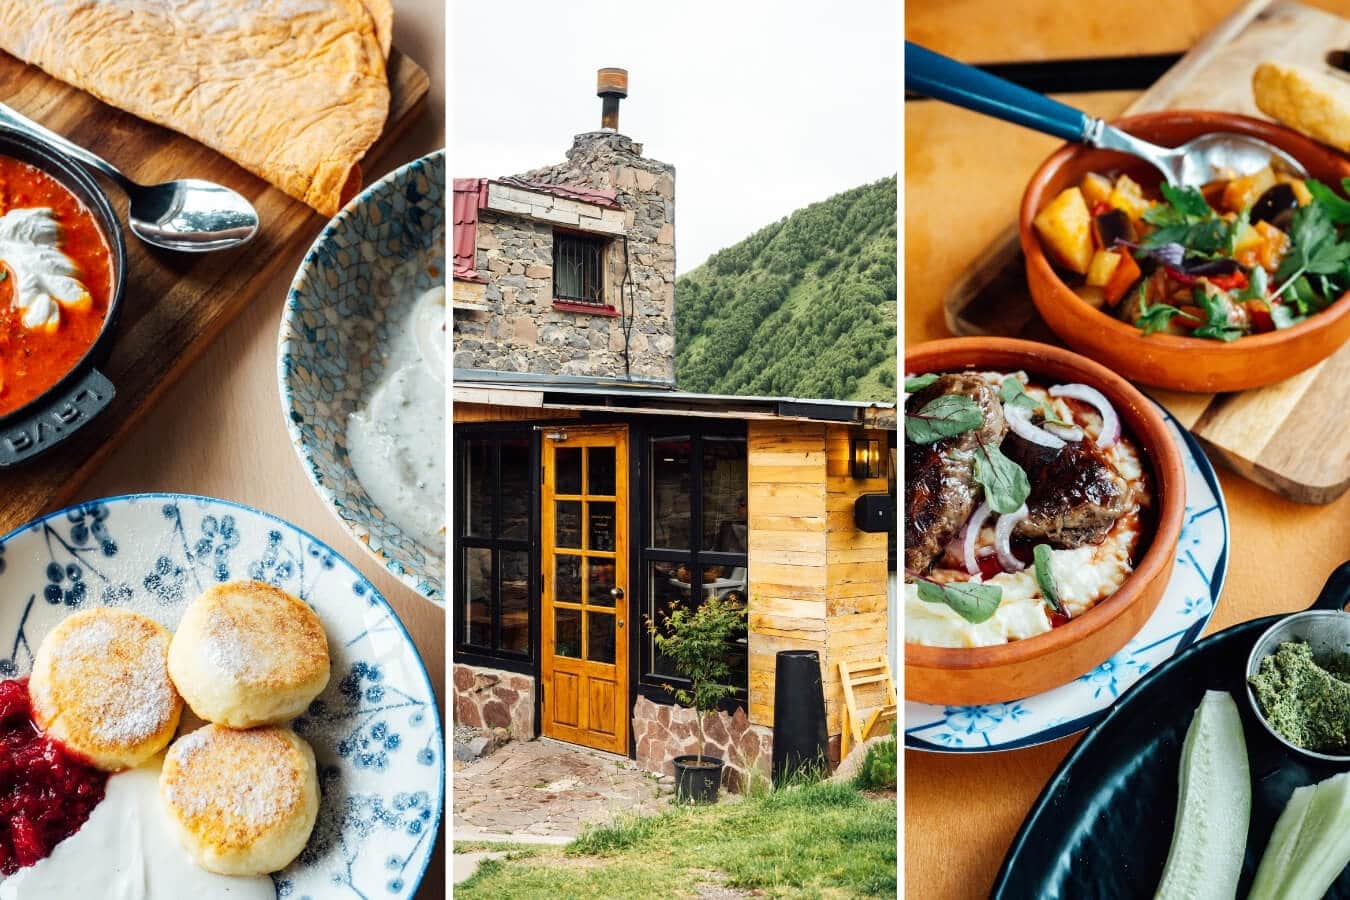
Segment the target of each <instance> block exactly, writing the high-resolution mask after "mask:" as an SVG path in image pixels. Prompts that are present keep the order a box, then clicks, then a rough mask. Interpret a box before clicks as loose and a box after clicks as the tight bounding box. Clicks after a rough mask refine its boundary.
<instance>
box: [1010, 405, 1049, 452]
mask: <svg viewBox="0 0 1350 900" xmlns="http://www.w3.org/2000/svg"><path fill="white" fill-rule="evenodd" d="M1003 418H1005V419H1007V420H1008V427H1009V428H1011V429H1012V430H1013V433H1014V434H1016V435H1017V436H1018V437H1020V438H1022V439H1023V440H1028V441H1031V443H1033V444H1040V445H1041V446H1042V447H1049V448H1050V449H1051V450H1058V449H1059V448H1060V447H1063V446H1064V439H1063V438H1057V437H1055V436H1054V435H1053V434H1051V433H1050V432H1048V431H1046V430H1045V429H1044V428H1041V427H1040V426H1039V425H1033V424H1032V423H1031V410H1029V409H1027V408H1026V407H1024V406H1016V405H1014V404H1012V403H1005V404H1003Z"/></svg>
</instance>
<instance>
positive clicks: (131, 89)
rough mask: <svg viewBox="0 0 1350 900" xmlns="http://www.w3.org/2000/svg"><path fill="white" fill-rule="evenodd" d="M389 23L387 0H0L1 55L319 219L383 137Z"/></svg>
mask: <svg viewBox="0 0 1350 900" xmlns="http://www.w3.org/2000/svg"><path fill="white" fill-rule="evenodd" d="M392 25H393V16H392V7H391V6H390V5H389V4H388V2H387V0H369V2H368V3H364V4H363V3H362V0H305V2H293V0H287V2H256V0H255V2H250V3H238V2H232V3H213V2H205V0H101V2H87V0H42V2H34V0H0V48H3V49H4V50H6V51H8V52H9V53H11V54H13V55H14V56H17V57H18V58H19V59H22V60H23V61H25V62H28V63H32V64H33V65H35V66H38V67H40V68H42V69H43V70H45V71H46V72H47V73H48V74H50V75H52V76H53V77H55V78H59V79H61V80H62V81H65V82H67V83H69V84H73V85H74V86H75V87H77V88H80V89H81V90H85V91H88V92H89V93H91V94H93V95H94V96H95V97H98V98H99V99H100V100H102V101H104V102H105V103H108V104H111V105H112V106H116V107H118V108H119V109H124V110H126V111H127V112H129V113H131V114H132V115H136V116H139V117H141V118H142V119H145V120H147V121H150V122H154V123H156V124H159V125H163V126H165V127H167V128H172V129H174V130H175V131H179V132H182V133H183V134H185V135H187V136H188V137H190V138H193V139H194V140H197V141H200V142H201V143H203V144H206V145H207V146H208V147H211V148H212V149H214V150H217V151H219V152H220V153H223V154H224V155H225V156H228V157H229V158H230V159H232V160H234V161H235V162H237V163H238V164H239V165H241V166H243V167H244V168H246V169H248V170H249V171H250V172H253V173H254V174H255V175H258V176H259V177H261V178H264V179H266V180H267V181H269V182H271V183H272V184H274V185H276V186H277V187H279V188H281V189H282V190H284V191H285V192H286V193H288V194H290V195H291V196H292V197H297V198H299V199H300V200H303V201H304V202H305V203H308V204H309V205H310V206H312V207H314V208H315V209H317V210H318V211H319V212H321V213H323V214H324V215H326V216H331V215H333V214H334V213H336V212H337V211H338V209H340V208H341V206H342V204H343V203H345V202H346V201H347V200H348V199H350V198H351V197H352V196H354V195H355V194H356V192H357V190H358V189H359V188H360V185H361V170H360V167H359V166H358V163H359V161H360V160H361V159H362V158H363V157H364V156H365V154H366V152H367V151H368V150H369V149H370V147H371V145H372V144H374V143H375V141H376V139H378V138H379V136H380V132H381V131H382V130H383V129H384V122H385V119H386V117H387V116H388V114H389V81H388V75H387V74H386V72H385V56H386V48H387V46H388V40H389V35H390V33H391V31H392ZM128 152H132V153H134V152H135V151H134V149H131V150H129V151H128ZM113 162H121V163H124V164H125V163H129V162H132V160H127V159H114V160H113ZM133 174H134V173H133ZM174 174H183V175H192V174H200V173H193V172H183V173H174Z"/></svg>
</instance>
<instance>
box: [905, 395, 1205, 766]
mask: <svg viewBox="0 0 1350 900" xmlns="http://www.w3.org/2000/svg"><path fill="white" fill-rule="evenodd" d="M1163 415H1164V416H1165V417H1166V419H1167V425H1168V427H1169V428H1170V429H1171V430H1172V434H1173V436H1174V437H1175V438H1176V441H1177V445H1178V446H1179V447H1180V448H1181V456H1182V465H1183V466H1184V468H1185V470H1186V518H1185V519H1184V521H1183V522H1182V526H1181V538H1180V539H1179V540H1178V542H1177V562H1176V566H1175V568H1174V569H1173V570H1172V579H1171V581H1169V582H1168V584H1167V590H1166V591H1165V592H1164V593H1163V597H1162V599H1161V600H1160V601H1159V602H1158V608H1157V609H1156V610H1154V612H1153V615H1152V616H1151V617H1150V618H1149V620H1148V621H1147V622H1146V623H1144V627H1143V628H1142V629H1140V631H1139V633H1138V634H1136V635H1135V636H1134V637H1133V638H1131V639H1130V642H1129V643H1128V644H1126V645H1125V647H1124V648H1123V649H1122V650H1121V651H1120V652H1119V653H1117V654H1116V655H1115V656H1113V657H1111V658H1110V659H1108V660H1107V661H1106V662H1104V663H1102V664H1101V665H1100V666H1097V668H1095V669H1093V670H1092V671H1090V672H1088V673H1087V674H1085V675H1082V676H1080V677H1079V678H1077V679H1076V680H1074V681H1071V682H1069V683H1068V684H1066V685H1062V686H1060V687H1057V688H1055V689H1054V690H1052V691H1046V692H1045V693H1043V694H1037V695H1036V696H1034V697H1028V698H1026V699H1025V700H1017V701H1013V702H1010V703H990V704H985V705H982V706H936V705H932V704H927V703H912V702H908V701H907V702H906V703H905V746H906V747H909V748H911V749H914V750H928V751H932V752H935V753H988V752H991V751H996V750H1017V749H1019V748H1022V747H1032V746H1035V745H1036V744H1044V743H1047V742H1049V741H1053V740H1056V739H1058V738H1062V737H1065V736H1066V735H1070V734H1075V733H1077V732H1079V731H1082V730H1083V729H1085V728H1087V727H1088V726H1090V725H1092V724H1093V723H1094V722H1096V721H1097V719H1098V718H1100V717H1101V715H1102V714H1103V713H1104V712H1106V710H1107V709H1108V708H1109V707H1110V706H1111V705H1112V704H1114V703H1115V702H1116V698H1117V697H1119V696H1120V695H1121V694H1122V693H1123V692H1124V691H1125V689H1126V688H1128V687H1129V686H1130V685H1132V684H1134V683H1135V682H1136V681H1138V680H1139V679H1140V678H1142V677H1143V675H1144V673H1146V672H1148V671H1149V670H1150V669H1153V668H1154V667H1156V666H1157V665H1159V664H1160V663H1162V662H1164V661H1166V660H1167V659H1169V658H1171V657H1172V656H1173V655H1175V654H1177V653H1179V652H1181V651H1182V650H1184V649H1186V648H1187V647H1189V646H1190V645H1191V644H1193V643H1195V641H1196V639H1197V638H1199V637H1200V633H1201V632H1202V631H1204V630H1205V625H1206V624H1207V623H1208V622H1209V617H1210V616H1211V615H1213V614H1214V607H1215V605H1216V604H1217V603H1218V602H1219V594H1220V592H1221V591H1222V590H1223V582H1224V578H1225V577H1226V576H1227V574H1228V509H1227V507H1226V506H1225V504H1224V499H1223V491H1222V490H1221V489H1220V488H1219V480H1218V478H1217V477H1216V476H1215V474H1214V467H1213V466H1212V465H1211V464H1210V462H1209V459H1208V458H1207V457H1206V456H1205V453H1204V451H1203V450H1201V449H1200V445H1199V444H1198V443H1197V442H1196V440H1195V438H1194V437H1192V436H1191V434H1190V432H1188V431H1186V430H1185V429H1184V428H1182V427H1181V426H1180V425H1179V424H1177V421H1176V419H1174V418H1172V416H1171V415H1170V414H1168V413H1167V411H1166V410H1163Z"/></svg>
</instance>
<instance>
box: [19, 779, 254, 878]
mask: <svg viewBox="0 0 1350 900" xmlns="http://www.w3.org/2000/svg"><path fill="white" fill-rule="evenodd" d="M161 762H162V757H157V758H156V759H155V760H154V761H152V762H150V763H147V764H146V765H144V766H141V767H140V768H138V769H132V770H130V771H127V772H121V773H119V774H117V775H114V776H112V777H111V778H109V779H108V788H107V793H106V795H105V796H104V798H103V802H102V803H100V804H99V805H98V806H96V807H95V808H94V811H93V813H91V814H90V816H89V821H87V822H85V823H84V827H83V828H81V829H80V830H79V831H77V832H75V833H74V834H73V835H71V836H70V837H68V838H66V839H65V840H64V841H62V842H61V843H59V844H57V845H56V848H55V849H54V850H52V853H51V855H50V856H48V857H47V858H46V859H42V860H39V861H38V862H37V863H36V864H35V865H32V866H29V867H28V868H26V869H20V870H19V871H17V872H15V873H14V874H13V875H11V876H10V877H9V878H7V879H5V881H4V883H3V884H0V900H56V898H78V900H95V898H97V900H183V898H185V897H190V898H192V900H276V895H277V892H276V887H275V885H273V883H272V879H270V878H266V877H262V878H235V877H231V876H229V875H216V874H214V873H211V872H208V871H206V870H205V869H202V868H200V867H198V866H197V864H196V863H195V862H193V861H192V858H191V857H189V856H188V854H187V851H186V850H184V849H183V848H182V847H181V846H179V844H178V840H177V838H176V837H175V836H174V834H173V832H172V831H171V830H170V825H169V821H168V814H167V813H165V812H164V807H163V806H162V803H161V801H160V798H159V769H160V764H161Z"/></svg>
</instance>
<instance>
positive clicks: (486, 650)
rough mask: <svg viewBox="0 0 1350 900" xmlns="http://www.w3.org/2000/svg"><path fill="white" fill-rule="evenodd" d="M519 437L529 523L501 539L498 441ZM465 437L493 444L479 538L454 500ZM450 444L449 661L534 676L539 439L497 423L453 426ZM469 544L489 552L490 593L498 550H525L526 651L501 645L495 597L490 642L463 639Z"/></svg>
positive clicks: (460, 492) (461, 481) (461, 489)
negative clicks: (486, 512)
mask: <svg viewBox="0 0 1350 900" xmlns="http://www.w3.org/2000/svg"><path fill="white" fill-rule="evenodd" d="M522 437H523V438H525V439H526V441H527V442H528V443H529V472H528V475H529V478H528V483H529V485H530V488H529V490H530V496H529V498H528V502H527V509H528V515H529V522H528V525H527V528H526V533H525V537H524V538H519V539H517V538H503V537H500V534H501V519H502V503H501V498H502V472H501V443H502V441H503V440H520V439H521V438H522ZM470 441H488V442H490V443H491V445H492V448H493V449H492V454H491V458H492V467H491V476H490V481H491V489H492V491H493V503H492V536H490V537H478V536H472V535H468V534H466V533H465V532H466V529H467V527H468V522H467V521H466V518H465V508H464V505H463V503H462V502H460V499H459V498H463V497H467V496H468V494H467V492H466V491H465V488H466V482H465V465H466V462H467V460H468V459H469V442H470ZM453 443H454V459H455V460H456V465H455V471H454V478H455V497H456V502H455V508H454V511H453V513H454V514H453V516H452V517H451V518H452V522H453V527H454V535H453V542H452V552H453V554H454V557H453V558H454V567H453V571H454V573H455V576H456V577H455V579H454V583H453V585H452V587H451V602H453V603H454V609H453V622H454V660H455V662H457V663H465V664H468V665H474V666H483V667H487V668H494V669H505V670H507V671H512V672H517V673H520V674H523V675H534V674H535V660H536V658H537V654H538V650H539V542H538V537H537V535H538V534H539V478H538V475H537V473H538V472H539V466H540V458H539V440H538V437H537V435H536V434H535V432H534V430H533V429H528V428H502V427H501V426H500V425H495V427H494V425H488V426H486V427H475V426H472V425H459V424H457V425H455V426H454V441H453ZM469 548H484V549H488V550H491V551H492V575H491V578H492V589H493V591H494V592H496V591H498V589H499V584H500V578H499V576H500V565H501V563H500V556H499V552H498V551H501V550H511V551H525V552H526V554H527V564H528V566H529V572H530V578H529V585H528V615H529V625H528V628H527V632H528V634H529V647H528V649H527V651H526V652H525V653H520V652H518V651H514V650H503V649H502V648H501V602H500V601H501V598H500V597H499V596H498V597H495V598H494V600H495V602H494V603H493V607H492V646H490V647H485V646H483V645H481V644H470V643H469V642H468V637H469V627H468V622H467V619H466V611H465V609H464V599H465V598H464V589H463V583H462V581H461V578H462V577H463V576H462V573H463V572H464V571H465V566H464V554H465V551H466V550H467V549H469Z"/></svg>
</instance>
